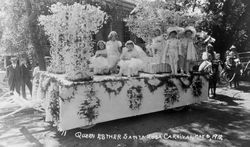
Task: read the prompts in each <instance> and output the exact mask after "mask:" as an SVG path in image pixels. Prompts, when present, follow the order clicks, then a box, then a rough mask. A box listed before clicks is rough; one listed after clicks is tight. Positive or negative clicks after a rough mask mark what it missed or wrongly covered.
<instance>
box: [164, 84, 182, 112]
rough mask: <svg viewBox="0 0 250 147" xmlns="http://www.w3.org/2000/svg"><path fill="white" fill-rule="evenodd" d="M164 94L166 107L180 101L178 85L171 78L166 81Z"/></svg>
mask: <svg viewBox="0 0 250 147" xmlns="http://www.w3.org/2000/svg"><path fill="white" fill-rule="evenodd" d="M164 96H165V102H164V109H168V108H169V107H170V106H171V105H173V104H174V103H175V102H179V98H180V95H179V91H178V88H177V87H176V85H175V84H174V82H173V81H172V80H170V79H168V81H166V84H165V89H164Z"/></svg>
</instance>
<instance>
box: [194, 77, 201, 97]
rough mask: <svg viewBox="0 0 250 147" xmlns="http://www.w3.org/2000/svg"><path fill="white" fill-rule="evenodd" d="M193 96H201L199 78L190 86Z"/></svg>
mask: <svg viewBox="0 0 250 147" xmlns="http://www.w3.org/2000/svg"><path fill="white" fill-rule="evenodd" d="M192 89H193V96H195V97H199V96H201V94H202V91H201V89H202V80H201V78H200V77H197V78H196V80H195V81H194V82H193V84H192Z"/></svg>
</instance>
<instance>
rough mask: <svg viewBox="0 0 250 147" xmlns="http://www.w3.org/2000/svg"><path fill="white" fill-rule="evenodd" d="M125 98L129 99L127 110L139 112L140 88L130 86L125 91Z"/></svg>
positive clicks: (141, 96)
mask: <svg viewBox="0 0 250 147" xmlns="http://www.w3.org/2000/svg"><path fill="white" fill-rule="evenodd" d="M127 96H128V98H129V108H130V109H132V110H139V108H140V106H141V103H142V98H143V95H142V87H141V86H136V87H135V86H132V87H131V88H129V89H128V91H127Z"/></svg>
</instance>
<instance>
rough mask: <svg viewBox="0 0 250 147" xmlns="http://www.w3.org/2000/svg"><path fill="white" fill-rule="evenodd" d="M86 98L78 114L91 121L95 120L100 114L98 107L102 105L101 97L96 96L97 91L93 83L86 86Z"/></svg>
mask: <svg viewBox="0 0 250 147" xmlns="http://www.w3.org/2000/svg"><path fill="white" fill-rule="evenodd" d="M86 87H87V88H88V90H87V91H86V99H85V100H84V102H83V103H82V104H81V105H80V110H79V112H78V115H79V116H80V118H81V119H87V120H88V121H89V122H90V123H92V122H93V120H94V119H96V118H97V117H98V115H99V112H98V108H99V107H100V99H99V98H98V97H96V91H95V90H94V87H93V85H89V86H86Z"/></svg>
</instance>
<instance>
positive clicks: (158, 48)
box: [150, 29, 164, 63]
mask: <svg viewBox="0 0 250 147" xmlns="http://www.w3.org/2000/svg"><path fill="white" fill-rule="evenodd" d="M154 35H155V37H154V38H153V39H152V44H151V46H150V48H151V54H152V55H153V57H154V58H155V62H156V63H160V62H161V60H162V52H163V43H164V38H163V35H162V33H161V30H160V29H156V30H155V34H154Z"/></svg>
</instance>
